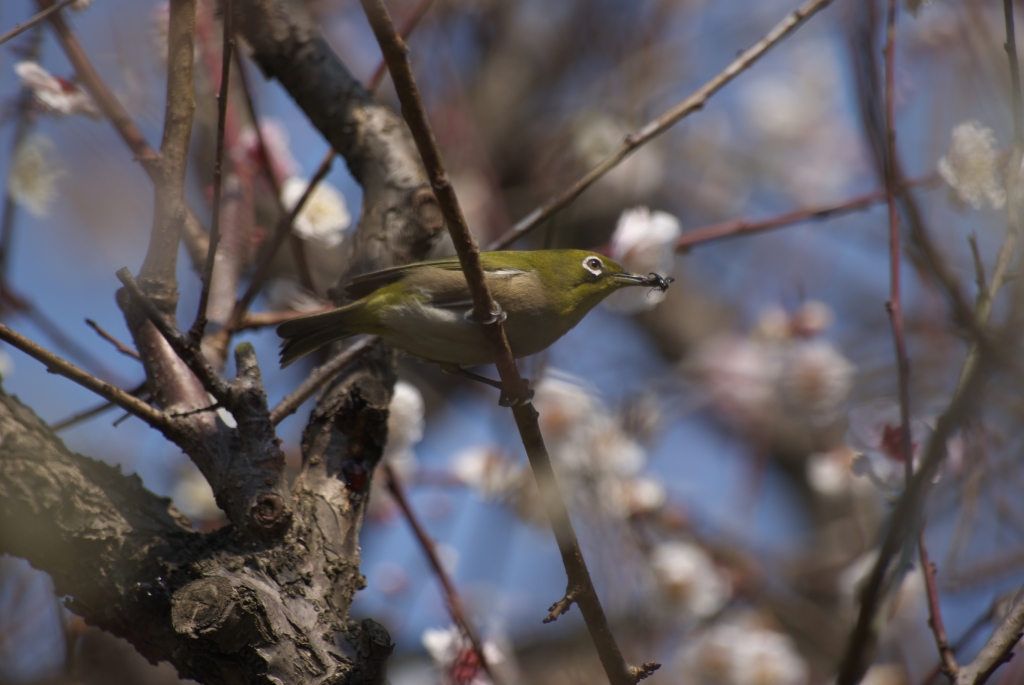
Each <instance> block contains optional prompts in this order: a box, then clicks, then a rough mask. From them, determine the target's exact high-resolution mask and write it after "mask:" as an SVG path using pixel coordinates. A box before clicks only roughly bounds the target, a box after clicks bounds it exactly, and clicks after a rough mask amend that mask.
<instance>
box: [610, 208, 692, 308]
mask: <svg viewBox="0 0 1024 685" xmlns="http://www.w3.org/2000/svg"><path fill="white" fill-rule="evenodd" d="M680 233H681V230H680V228H679V219H677V218H676V217H674V216H672V215H671V214H668V213H667V212H659V211H655V212H652V211H651V210H650V209H648V208H647V207H635V208H633V209H627V210H626V211H624V212H623V213H622V214H621V215H620V216H619V222H618V224H617V225H616V227H615V233H613V234H612V239H611V246H610V249H609V256H610V257H611V258H612V259H614V260H615V261H617V262H618V263H619V264H621V265H622V267H623V268H624V269H625V270H626V271H631V272H634V273H639V274H648V273H651V272H654V273H657V274H660V275H661V276H668V275H669V273H670V272H671V271H672V266H673V263H674V261H675V245H676V240H678V239H679V235H680ZM664 299H665V293H664V292H662V291H660V290H657V289H654V290H652V289H648V288H625V289H623V290H620V291H619V292H617V293H613V294H612V295H611V296H610V297H608V298H607V299H606V300H605V304H606V305H607V306H608V307H610V308H612V309H614V310H616V311H620V312H623V313H626V314H634V313H636V312H641V311H645V310H648V309H653V308H654V307H655V306H656V305H657V304H658V303H659V302H661V301H662V300H664Z"/></svg>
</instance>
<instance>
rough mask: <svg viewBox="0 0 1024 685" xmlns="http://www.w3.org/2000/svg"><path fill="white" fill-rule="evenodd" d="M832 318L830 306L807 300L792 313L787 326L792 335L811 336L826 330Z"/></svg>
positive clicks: (833, 318) (833, 317) (833, 316)
mask: <svg viewBox="0 0 1024 685" xmlns="http://www.w3.org/2000/svg"><path fill="white" fill-rule="evenodd" d="M834 320H835V315H834V314H833V313H832V308H831V307H829V306H828V305H827V304H825V303H824V302H819V301H818V300H808V301H806V302H804V303H803V304H801V305H800V307H799V308H798V309H797V310H796V313H794V314H793V318H792V319H791V320H790V322H789V327H790V330H791V331H792V332H793V335H797V336H801V337H805V338H811V337H814V336H816V335H821V334H822V333H824V332H825V331H826V330H828V327H829V326H831V325H832V322H833V321H834Z"/></svg>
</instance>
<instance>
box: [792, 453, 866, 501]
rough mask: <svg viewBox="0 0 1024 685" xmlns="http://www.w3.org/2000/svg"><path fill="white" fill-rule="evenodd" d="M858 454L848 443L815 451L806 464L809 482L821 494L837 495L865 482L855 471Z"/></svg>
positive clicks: (826, 495) (827, 495)
mask: <svg viewBox="0 0 1024 685" xmlns="http://www.w3.org/2000/svg"><path fill="white" fill-rule="evenodd" d="M856 456H857V455H856V454H855V453H854V452H853V451H852V450H851V449H850V448H849V447H847V446H846V445H841V446H839V447H837V448H836V449H834V450H831V451H829V452H815V453H814V454H812V455H810V456H809V457H808V458H807V463H806V464H805V465H804V469H805V474H806V477H807V484H808V485H810V486H811V489H812V490H814V492H816V493H818V494H819V495H823V496H825V497H836V496H838V495H842V494H844V493H846V492H849V491H850V490H851V488H855V487H856V486H857V485H858V484H860V483H864V481H863V479H858V478H856V477H855V474H854V473H853V461H854V459H855V458H856ZM868 487H870V486H868Z"/></svg>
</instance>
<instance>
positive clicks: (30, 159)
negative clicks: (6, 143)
mask: <svg viewBox="0 0 1024 685" xmlns="http://www.w3.org/2000/svg"><path fill="white" fill-rule="evenodd" d="M64 174H65V171H64V168H63V166H62V165H61V164H60V161H59V159H58V158H57V146H56V145H54V144H53V141H52V140H50V139H49V138H47V137H46V136H44V135H42V134H33V135H31V136H29V137H28V138H26V139H25V140H24V141H22V143H21V145H19V146H18V149H17V150H16V151H15V153H14V160H13V161H12V162H11V170H10V172H9V174H8V177H7V192H9V193H10V194H11V198H13V200H14V201H15V202H16V203H17V204H18V205H20V206H21V207H24V208H25V209H26V210H27V211H28V213H29V214H31V215H32V216H34V217H37V218H42V217H45V216H47V215H48V214H49V213H50V205H51V204H53V201H54V199H55V198H56V197H57V181H58V180H59V179H60V178H61V176H63V175H64Z"/></svg>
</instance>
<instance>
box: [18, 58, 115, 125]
mask: <svg viewBox="0 0 1024 685" xmlns="http://www.w3.org/2000/svg"><path fill="white" fill-rule="evenodd" d="M14 73H16V74H17V75H18V78H20V79H21V84H22V86H23V87H25V88H28V89H29V90H31V91H32V97H33V99H34V100H35V102H36V104H37V106H38V107H39V109H41V110H42V111H44V112H46V113H48V114H56V115H72V114H83V115H85V116H87V117H90V118H92V119H99V118H100V109H99V107H97V106H96V103H95V102H94V101H93V99H92V96H90V95H89V94H88V93H87V92H85V90H83V89H82V87H81V86H79V85H78V84H77V83H74V82H72V81H69V80H68V79H65V78H61V77H59V76H54V75H53V74H51V73H50V72H48V71H47V70H46V69H44V68H43V67H41V66H39V64H38V63H36V62H28V61H27V62H18V63H17V64H15V65H14Z"/></svg>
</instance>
